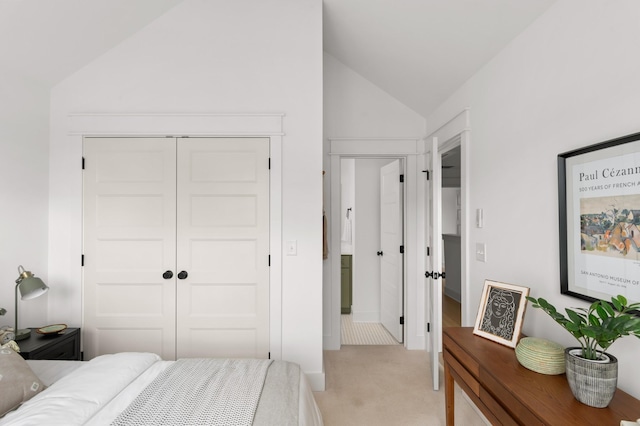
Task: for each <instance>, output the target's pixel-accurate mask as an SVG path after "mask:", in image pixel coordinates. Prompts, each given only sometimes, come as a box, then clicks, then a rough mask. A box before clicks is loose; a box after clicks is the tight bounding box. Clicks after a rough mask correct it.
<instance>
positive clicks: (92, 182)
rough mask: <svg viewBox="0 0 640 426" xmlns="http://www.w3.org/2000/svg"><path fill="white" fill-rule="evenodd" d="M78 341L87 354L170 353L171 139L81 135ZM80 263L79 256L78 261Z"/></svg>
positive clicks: (172, 341) (173, 214)
mask: <svg viewBox="0 0 640 426" xmlns="http://www.w3.org/2000/svg"><path fill="white" fill-rule="evenodd" d="M83 150H84V152H83V156H84V182H83V183H84V201H83V202H84V223H83V227H84V247H83V253H84V256H83V257H84V268H83V285H84V288H83V298H84V303H83V310H84V324H83V346H84V353H85V357H86V358H87V359H91V358H93V357H95V356H97V355H101V354H105V353H114V352H122V351H150V352H154V353H157V354H159V355H160V356H162V357H163V358H165V359H174V358H175V279H164V278H163V272H164V271H167V270H169V271H173V270H174V269H175V258H176V251H175V246H176V244H175V238H176V208H175V205H176V200H175V194H176V161H175V156H176V144H175V139H171V138H128V139H125V138H122V139H121V138H85V139H84V143H83ZM78 261H80V259H78Z"/></svg>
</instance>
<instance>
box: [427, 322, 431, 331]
mask: <svg viewBox="0 0 640 426" xmlns="http://www.w3.org/2000/svg"><path fill="white" fill-rule="evenodd" d="M427 333H431V323H430V322H428V323H427Z"/></svg>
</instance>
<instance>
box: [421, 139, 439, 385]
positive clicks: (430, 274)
mask: <svg viewBox="0 0 640 426" xmlns="http://www.w3.org/2000/svg"><path fill="white" fill-rule="evenodd" d="M427 143H428V142H427ZM427 149H428V150H429V151H430V153H429V154H428V155H429V156H430V160H429V162H428V163H427V164H429V183H428V188H429V189H428V191H429V196H428V197H427V199H428V203H429V205H428V207H427V214H428V219H427V228H428V232H429V235H428V239H427V241H428V242H429V253H428V256H427V267H428V271H427V272H426V273H425V277H426V281H425V285H426V286H427V287H426V288H427V291H426V292H425V293H426V295H427V308H428V311H429V315H428V321H429V330H428V334H429V336H428V338H429V359H430V360H431V377H432V378H433V390H438V389H439V388H440V375H439V353H440V348H441V345H442V344H441V342H442V280H441V278H444V273H442V271H441V270H442V208H441V204H442V196H441V193H442V170H441V166H440V163H441V158H440V153H439V152H438V139H437V138H433V139H432V141H431V146H427Z"/></svg>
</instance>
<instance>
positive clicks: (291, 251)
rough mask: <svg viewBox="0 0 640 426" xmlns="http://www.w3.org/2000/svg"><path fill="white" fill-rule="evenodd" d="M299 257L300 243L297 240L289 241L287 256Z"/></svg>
mask: <svg viewBox="0 0 640 426" xmlns="http://www.w3.org/2000/svg"><path fill="white" fill-rule="evenodd" d="M297 255H298V242H297V241H296V240H292V241H287V256H297Z"/></svg>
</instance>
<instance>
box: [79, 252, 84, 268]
mask: <svg viewBox="0 0 640 426" xmlns="http://www.w3.org/2000/svg"><path fill="white" fill-rule="evenodd" d="M80 266H84V254H83V255H82V256H80Z"/></svg>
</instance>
